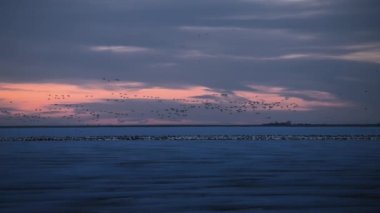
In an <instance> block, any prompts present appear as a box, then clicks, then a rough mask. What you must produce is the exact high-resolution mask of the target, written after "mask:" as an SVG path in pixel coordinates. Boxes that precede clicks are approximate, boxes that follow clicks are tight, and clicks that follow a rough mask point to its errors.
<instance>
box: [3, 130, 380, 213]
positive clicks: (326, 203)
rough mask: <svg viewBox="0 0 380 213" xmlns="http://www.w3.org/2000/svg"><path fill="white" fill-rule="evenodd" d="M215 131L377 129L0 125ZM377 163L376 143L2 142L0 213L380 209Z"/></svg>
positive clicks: (378, 146)
mask: <svg viewBox="0 0 380 213" xmlns="http://www.w3.org/2000/svg"><path fill="white" fill-rule="evenodd" d="M145 129H146V128H145ZM52 130H53V131H54V132H52ZM160 130H161V131H163V130H165V133H162V132H160ZM222 130H223V131H230V132H232V133H234V134H237V133H241V132H244V134H253V133H251V132H260V134H267V133H266V132H268V134H272V133H273V132H271V131H275V132H277V133H279V134H280V133H281V134H290V133H288V132H287V131H291V134H295V133H299V134H308V133H310V132H320V133H324V134H332V133H333V132H337V133H338V134H348V133H350V132H351V133H352V132H355V134H362V133H363V132H364V133H369V132H370V133H371V134H376V132H377V131H378V129H376V128H375V129H374V128H370V129H365V128H354V129H350V130H349V131H348V129H342V128H332V129H330V128H316V129H308V128H306V129H304V128H258V129H255V128H243V129H239V128H236V129H228V128H222V129H220V128H210V129H199V128H195V129H191V128H188V129H183V128H182V129H170V128H164V129H146V130H144V128H137V129H136V128H135V129H131V128H120V129H119V128H115V129H113V128H105V129H96V128H90V129H89V128H86V129H84V130H82V129H66V128H65V129H58V128H54V129H41V128H40V129H11V131H10V129H8V130H4V129H1V134H2V135H3V134H4V133H6V134H7V135H12V134H16V135H24V136H25V135H31V134H38V135H41V134H42V135H48V134H52V135H61V134H66V133H67V134H74V135H75V134H84V135H89V134H90V133H91V134H90V135H92V134H94V135H96V134H100V135H112V134H144V133H145V134H152V133H155V134H168V133H167V132H173V134H174V133H175V134H179V133H183V134H190V133H199V132H201V134H216V133H219V131H222ZM213 131H215V132H213ZM247 131H249V132H248V133H247ZM305 131H306V133H305ZM356 131H357V132H356ZM65 132H66V133H65ZM264 132H265V133H264ZM342 132H344V133H342ZM313 134H314V133H313ZM379 165H380V142H378V141H372V142H369V141H366V142H360V141H356V142H332V141H331V142H311V141H309V142H300V141H298V142H289V141H288V142H284V141H283V142H238V141H230V142H226V141H193V142H190V141H187V142H181V141H170V142H169V141H168V142H165V141H160V142H158V141H154V142H148V141H142V142H141V141H140V142H133V141H128V142H76V141H71V142H3V143H0V212H2V213H3V212H4V213H8V212H17V213H18V212H20V213H24V212H36V213H37V212H38V213H40V212H380V202H379V200H380V166H379Z"/></svg>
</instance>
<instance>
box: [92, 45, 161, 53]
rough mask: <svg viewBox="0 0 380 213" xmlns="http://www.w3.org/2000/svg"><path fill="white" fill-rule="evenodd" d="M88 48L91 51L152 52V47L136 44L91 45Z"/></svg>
mask: <svg viewBox="0 0 380 213" xmlns="http://www.w3.org/2000/svg"><path fill="white" fill-rule="evenodd" d="M89 49H90V50H91V51H93V52H109V53H115V54H136V53H137V54H139V53H151V52H154V50H153V49H150V48H146V47H137V46H91V47H89Z"/></svg>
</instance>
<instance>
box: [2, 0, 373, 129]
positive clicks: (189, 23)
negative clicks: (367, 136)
mask: <svg viewBox="0 0 380 213" xmlns="http://www.w3.org/2000/svg"><path fill="white" fill-rule="evenodd" d="M379 11H380V2H379V1H377V0H192V1H185V0H33V1H30V0H17V1H15V0H0V26H1V27H0V125H3V126H4V125H5V126H7V125H98V124H112V125H126V124H262V123H273V122H286V121H290V122H293V123H326V124H352V123H360V124H366V123H379V122H380V110H379V109H380V94H379V92H378V91H380V22H379V21H378V20H380V13H379Z"/></svg>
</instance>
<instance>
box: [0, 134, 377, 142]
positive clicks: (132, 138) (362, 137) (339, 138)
mask: <svg viewBox="0 0 380 213" xmlns="http://www.w3.org/2000/svg"><path fill="white" fill-rule="evenodd" d="M41 141H46V142H49V141H50V142H55V141H57V142H58V141H68V142H70V141H72V142H76V141H379V142H380V135H122V136H21V137H0V142H41Z"/></svg>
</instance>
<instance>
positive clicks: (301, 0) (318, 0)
mask: <svg viewBox="0 0 380 213" xmlns="http://www.w3.org/2000/svg"><path fill="white" fill-rule="evenodd" d="M240 1H241V2H247V3H257V4H266V5H275V6H284V5H286V6H287V5H303V6H305V5H306V6H321V5H324V4H328V3H331V1H330V0H240Z"/></svg>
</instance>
